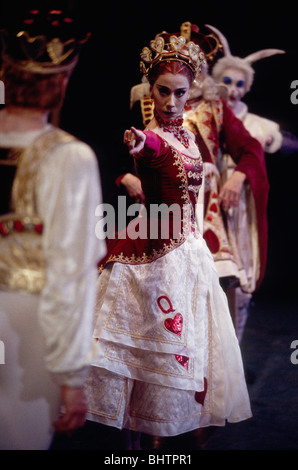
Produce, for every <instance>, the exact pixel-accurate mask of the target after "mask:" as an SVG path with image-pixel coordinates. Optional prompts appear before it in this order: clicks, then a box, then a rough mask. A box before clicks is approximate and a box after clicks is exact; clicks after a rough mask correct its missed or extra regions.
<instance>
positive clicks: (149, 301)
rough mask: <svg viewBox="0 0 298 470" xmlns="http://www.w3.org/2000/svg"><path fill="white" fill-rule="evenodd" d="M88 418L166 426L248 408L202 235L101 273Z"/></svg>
mask: <svg viewBox="0 0 298 470" xmlns="http://www.w3.org/2000/svg"><path fill="white" fill-rule="evenodd" d="M94 345H95V350H96V353H95V356H94V359H93V362H92V367H91V371H90V375H89V378H88V383H87V391H88V397H89V413H88V419H90V420H92V421H97V422H100V423H103V424H107V425H110V426H115V427H117V428H119V429H122V428H128V429H132V430H137V431H141V432H145V433H148V434H153V435H158V436H173V435H177V434H181V433H184V432H188V431H191V430H193V429H197V428H199V427H205V426H210V425H216V426H223V425H224V424H225V422H226V420H228V421H229V422H238V421H241V420H244V419H247V418H249V417H250V416H251V409H250V403H249V397H248V393H247V388H246V383H245V379H244V373H243V366H242V359H241V353H240V349H239V345H238V341H237V338H236V335H235V331H234V327H233V324H232V321H231V317H230V313H229V309H228V304H227V300H226V296H225V294H224V292H223V291H222V289H221V287H220V285H219V280H218V274H217V272H216V269H215V266H214V262H213V259H212V256H211V254H210V252H209V250H208V248H207V246H206V244H205V241H204V240H203V238H202V237H201V236H199V237H198V238H196V237H195V236H193V235H190V236H189V237H188V238H187V240H186V241H185V242H184V243H183V244H182V245H181V246H179V247H178V248H176V249H175V250H173V251H171V252H170V253H168V254H166V255H165V256H162V257H160V258H158V259H157V260H155V261H153V262H151V263H148V264H140V265H129V264H121V263H111V264H108V265H107V267H106V268H105V269H104V271H103V272H102V274H101V275H100V278H99V282H98V295H97V305H96V317H95V328H94Z"/></svg>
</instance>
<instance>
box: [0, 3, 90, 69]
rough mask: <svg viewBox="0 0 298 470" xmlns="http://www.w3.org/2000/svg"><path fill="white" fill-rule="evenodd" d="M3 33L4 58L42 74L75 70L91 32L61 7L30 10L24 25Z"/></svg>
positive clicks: (23, 21) (22, 21)
mask: <svg viewBox="0 0 298 470" xmlns="http://www.w3.org/2000/svg"><path fill="white" fill-rule="evenodd" d="M1 33H2V34H1V38H2V53H1V55H2V60H3V62H7V63H11V64H12V65H13V66H14V67H17V68H19V69H21V70H24V71H27V72H31V73H39V74H52V73H59V72H64V71H68V70H72V69H73V68H74V67H75V65H76V64H77V62H78V57H79V52H80V50H81V47H82V45H83V44H84V43H85V42H87V40H88V39H89V36H90V33H87V32H85V31H81V30H80V29H79V28H77V25H76V22H75V21H74V19H73V18H72V17H70V16H68V15H67V14H65V13H64V12H63V11H61V10H49V11H45V12H44V11H40V10H30V11H29V12H27V14H26V15H25V18H24V19H23V20H21V24H20V25H17V26H16V28H14V29H13V30H1Z"/></svg>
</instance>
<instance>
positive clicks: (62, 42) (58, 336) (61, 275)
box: [0, 10, 106, 450]
mask: <svg viewBox="0 0 298 470" xmlns="http://www.w3.org/2000/svg"><path fill="white" fill-rule="evenodd" d="M75 25H76V23H75V22H74V21H73V19H72V18H70V17H68V16H67V15H65V14H64V13H63V12H61V11H58V10H54V11H47V10H46V11H45V12H43V11H37V10H32V11H31V12H28V14H27V16H25V20H24V22H22V23H21V26H19V27H16V28H15V29H14V28H11V29H10V30H7V31H6V32H5V35H4V48H3V51H2V65H3V67H2V71H3V76H2V79H3V81H4V84H5V107H4V108H3V109H2V110H1V111H0V152H1V160H0V164H1V173H0V174H1V186H0V187H1V217H0V299H1V300H0V339H1V341H2V343H3V344H4V348H5V363H4V364H3V365H0V449H1V450H44V449H48V448H49V446H50V443H51V439H52V436H53V433H54V431H55V430H56V431H57V432H60V431H61V432H63V431H65V432H66V431H72V430H74V429H76V428H78V427H80V426H82V425H83V424H84V422H85V418H86V411H87V402H86V395H85V390H84V383H85V380H86V375H87V373H88V368H89V364H90V351H91V349H92V341H91V338H92V328H93V311H94V299H95V283H96V279H97V273H96V264H97V262H98V261H99V259H100V258H101V257H103V256H104V255H105V253H106V248H105V243H104V242H103V241H99V240H98V239H97V238H96V236H95V218H94V214H95V207H96V206H97V205H98V204H100V203H101V187H100V179H99V171H98V164H97V160H96V157H95V155H94V153H93V152H92V150H91V148H90V147H89V146H87V145H86V144H84V143H83V142H80V141H78V140H77V139H75V138H74V137H73V136H71V135H69V134H67V133H66V132H64V131H62V130H61V129H58V128H56V127H54V126H53V125H52V124H49V122H48V118H49V113H50V112H51V110H53V109H55V108H56V107H57V106H58V105H60V103H61V100H62V99H63V96H64V92H65V88H66V86H67V83H68V80H69V77H70V75H71V72H72V70H73V69H74V67H75V65H76V63H77V61H78V54H79V49H80V47H81V44H82V42H84V41H85V39H86V35H85V34H84V35H82V34H81V33H80V31H79V30H78V29H77V28H76V26H75ZM61 405H62V406H61Z"/></svg>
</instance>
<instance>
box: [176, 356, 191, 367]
mask: <svg viewBox="0 0 298 470" xmlns="http://www.w3.org/2000/svg"><path fill="white" fill-rule="evenodd" d="M175 359H176V361H178V362H179V364H181V365H182V366H183V367H185V369H186V370H188V361H189V357H187V356H180V355H179V354H175Z"/></svg>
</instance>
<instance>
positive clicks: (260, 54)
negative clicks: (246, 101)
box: [206, 25, 285, 93]
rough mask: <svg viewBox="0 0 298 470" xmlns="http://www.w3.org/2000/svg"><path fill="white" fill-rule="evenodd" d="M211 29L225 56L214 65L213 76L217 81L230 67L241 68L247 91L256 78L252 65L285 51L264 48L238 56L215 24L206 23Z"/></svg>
mask: <svg viewBox="0 0 298 470" xmlns="http://www.w3.org/2000/svg"><path fill="white" fill-rule="evenodd" d="M206 26H207V27H208V28H209V29H211V31H213V32H214V33H216V34H217V36H218V38H219V40H220V42H221V44H222V46H223V52H224V57H222V58H221V59H219V60H218V61H217V62H216V64H215V65H214V67H213V70H212V77H213V78H214V80H215V81H216V82H219V81H220V80H221V77H222V76H223V73H224V71H225V70H226V69H228V68H235V69H239V70H241V71H242V72H243V73H244V75H245V92H246V93H247V92H248V91H249V90H250V88H251V86H252V84H253V79H254V73H255V71H254V69H253V68H252V65H251V64H253V63H254V62H256V61H258V60H260V59H264V58H265V57H270V56H272V55H275V54H284V53H285V51H283V50H281V49H262V50H260V51H257V52H254V53H252V54H249V55H248V56H247V57H244V58H241V57H236V56H233V55H232V54H231V51H230V47H229V44H228V41H227V39H226V38H225V36H224V35H223V34H222V33H221V32H220V31H219V30H218V29H217V28H215V27H214V26H211V25H206Z"/></svg>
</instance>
